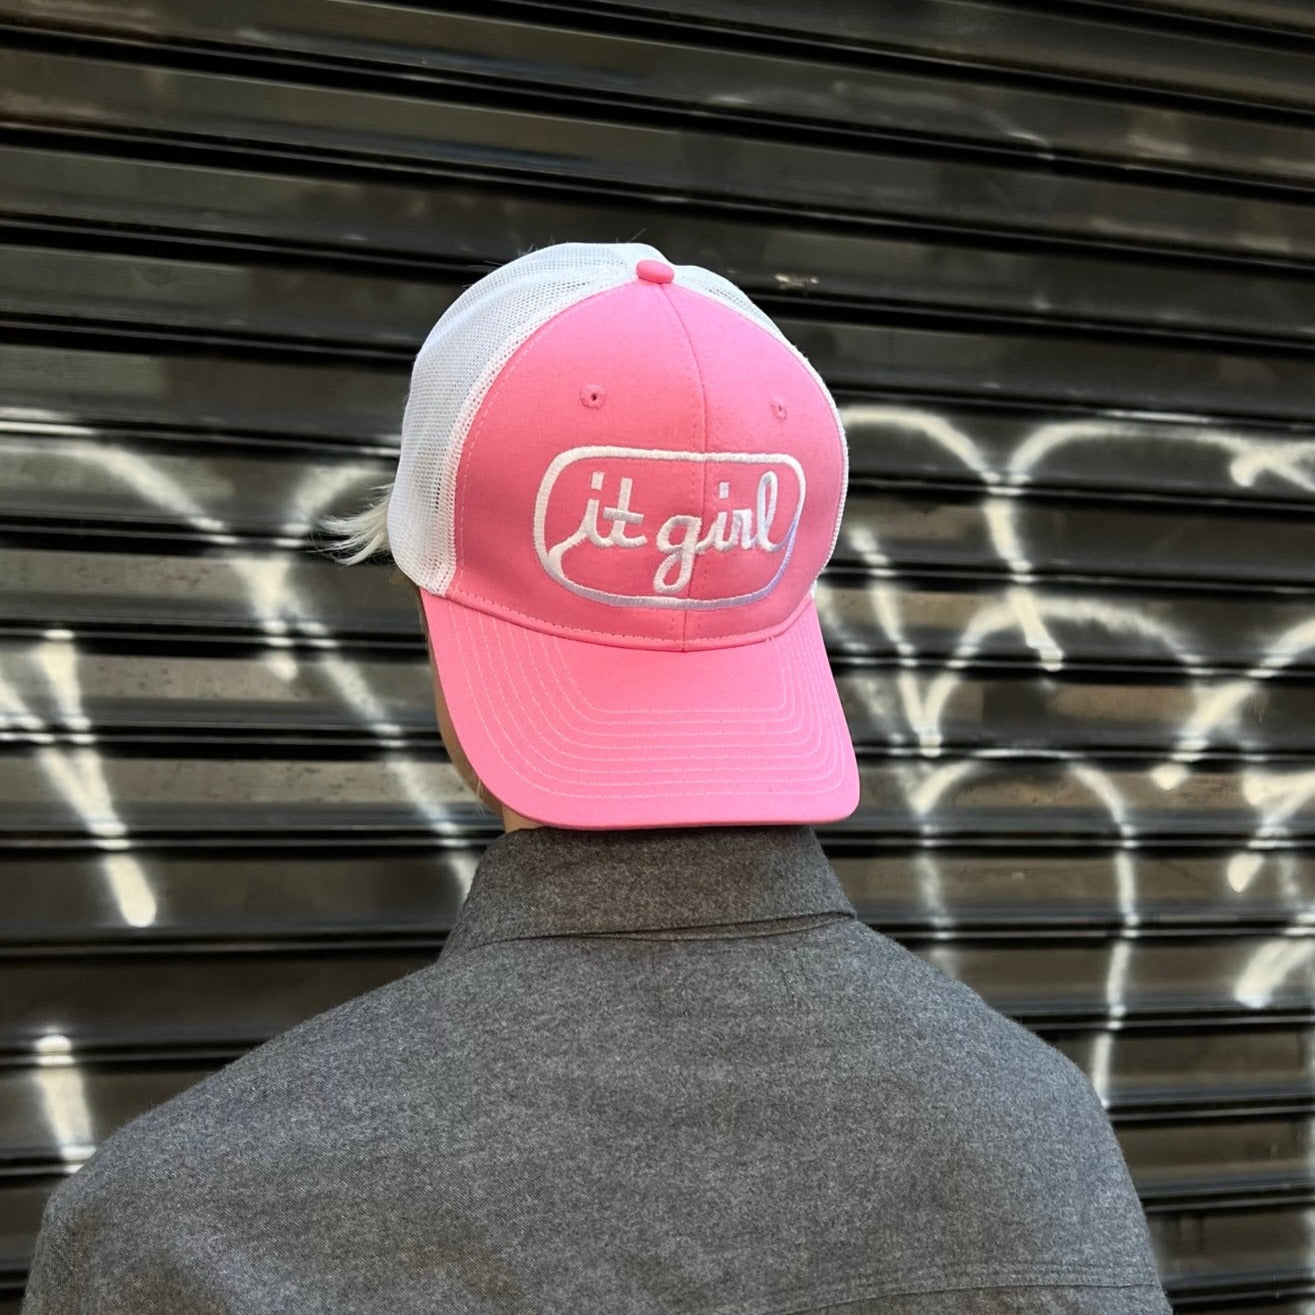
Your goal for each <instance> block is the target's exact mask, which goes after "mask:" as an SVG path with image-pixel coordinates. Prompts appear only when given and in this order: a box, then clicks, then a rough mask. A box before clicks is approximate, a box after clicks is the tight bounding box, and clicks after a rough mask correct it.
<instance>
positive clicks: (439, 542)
mask: <svg viewBox="0 0 1315 1315" xmlns="http://www.w3.org/2000/svg"><path fill="white" fill-rule="evenodd" d="M646 259H648V260H665V259H666V258H665V257H664V256H663V255H662V253H661V252H660V251H659V250H657V248H656V247H652V246H649V245H648V244H647V243H644V242H616V243H606V242H562V243H558V244H556V245H554V246H549V247H543V248H542V249H540V250H538V251H531V252H528V253H527V254H526V255H523V256H519V257H517V258H516V259H515V260H512V261H508V262H507V263H506V264H505V265H502V266H500V267H499V268H498V269H495V270H493V271H492V272H491V273H489V274H486V275H484V277H483V278H481V279H479V280H478V281H476V282H475V283H473V284H472V285H471V286H470V287H468V288H467V289H466V290H465V291H464V292H463V293H462V294H461V295H460V296H459V297H458V298H457V299H456V300H455V301H454V302H453V303H452V304H451V305H450V306H449V307H448V308H447V310H446V311H444V312H443V314H442V316H441V317H440V318H439V320H438V322H437V323H436V324H435V325H434V327H433V328H432V329H431V330H430V331H429V334H428V336H427V337H426V338H425V341H424V343H423V345H422V346H421V348H420V351H419V352H418V353H417V355H416V358H415V363H414V365H413V366H412V370H411V388H410V392H409V393H408V395H407V399H406V410H405V412H404V414H403V417H402V448H401V455H400V457H399V459H398V465H397V475H396V478H395V480H394V484H393V492H392V496H391V498H390V499H389V504H388V540H389V547H390V550H391V552H392V556H393V560H394V561H395V562H396V563H397V565H398V567H399V568H400V569H401V570H402V571H403V572H405V574H406V575H407V576H408V577H410V579H412V580H414V581H415V582H416V583H417V584H418V585H420V586H421V588H423V589H427V590H429V591H430V592H431V593H435V594H444V593H446V591H447V589H448V587H449V585H450V584H451V583H452V577H453V575H454V574H455V573H456V548H455V524H454V521H455V517H454V512H455V491H456V488H455V476H456V470H457V463H458V461H459V460H460V457H461V450H462V447H463V445H464V444H465V440H466V435H467V433H468V432H469V429H470V426H471V423H472V422H473V420H474V418H475V415H476V413H477V411H478V410H479V407H480V404H481V403H482V402H483V400H484V397H485V395H486V394H487V392H488V390H489V388H490V387H491V386H492V384H493V381H494V380H495V379H496V378H497V376H498V374H499V373H500V372H501V370H502V368H503V367H504V366H505V365H506V364H507V362H508V361H509V360H510V359H511V358H512V356H513V355H515V353H516V351H517V350H518V349H519V348H520V346H521V344H522V343H524V342H525V341H526V339H527V338H529V337H530V336H531V335H532V334H533V333H534V332H535V331H536V330H537V329H539V328H540V327H541V326H542V325H544V324H545V323H546V322H547V321H548V320H550V319H552V318H553V316H555V315H557V314H559V313H560V312H561V311H564V310H566V309H568V308H569V307H571V306H573V305H575V303H576V302H578V301H581V300H583V299H584V298H585V297H589V296H592V295H593V294H594V293H597V292H603V291H605V290H606V289H608V288H613V287H618V286H620V285H621V284H623V283H626V282H628V281H629V280H631V279H632V278H634V277H635V272H634V271H635V264H636V262H637V261H640V260H646ZM672 268H673V269H674V270H675V275H676V276H675V282H677V283H679V284H680V285H681V286H683V287H686V288H689V289H690V290H691V291H693V292H698V293H701V294H703V295H704V296H707V297H711V298H713V299H714V300H716V301H719V302H721V303H722V304H723V305H726V306H729V307H731V308H732V309H734V310H736V311H738V312H740V313H741V314H742V315H744V316H745V317H746V318H747V319H750V320H752V321H753V322H754V323H755V324H758V325H760V326H761V327H762V328H764V329H766V330H767V331H768V332H769V333H770V334H772V336H773V337H774V338H776V339H777V340H778V341H780V342H781V343H783V344H784V345H785V346H786V347H787V348H788V349H789V350H790V351H791V352H792V353H793V354H794V356H795V357H797V358H798V360H799V361H800V362H801V363H802V364H803V365H804V367H805V368H806V369H807V370H808V372H809V373H810V374H811V375H812V376H813V378H814V379H816V380H817V383H818V386H819V387H820V388H822V390H823V393H824V395H825V396H826V397H827V399H828V402H830V405H831V410H832V412H833V414H834V415H835V423H836V429H837V432H838V433H839V436H840V443H841V450H842V452H843V453H844V476H845V479H844V483H843V484H842V486H841V509H842V510H843V507H844V496H845V495H844V489H845V487H846V485H847V484H848V477H849V455H848V449H847V447H846V444H845V431H844V428H843V426H842V425H841V421H840V416H839V413H838V412H836V409H835V403H834V402H832V401H831V400H830V393H828V392H827V391H826V386H825V385H824V384H823V383H822V380H821V378H820V377H819V375H818V374H817V371H816V370H814V369H813V367H812V365H811V363H810V362H809V361H808V359H807V358H806V357H805V356H804V355H803V354H802V353H801V352H800V351H798V349H797V348H795V347H794V345H793V344H792V343H790V342H789V341H788V340H787V339H786V338H785V336H784V335H783V334H782V333H781V331H780V330H779V329H778V328H777V327H776V325H775V324H774V323H773V322H772V320H771V319H770V318H769V317H768V316H767V315H765V314H764V313H763V312H762V311H761V310H759V309H758V307H757V306H755V305H754V304H753V302H752V301H750V300H749V298H748V297H746V296H745V295H744V293H743V292H741V291H740V289H739V288H737V287H736V286H735V285H734V284H733V283H731V282H730V281H729V280H728V279H724V278H722V277H721V276H720V275H719V274H714V273H712V272H711V271H710V270H706V269H703V268H702V267H701V266H698V265H673V266H672ZM839 532H840V517H839V515H837V517H836V524H835V527H834V529H833V531H832V535H831V548H830V549H829V550H828V552H827V556H828V558H829V557H830V555H831V551H832V550H834V548H835V544H836V537H837V536H838V534H839Z"/></svg>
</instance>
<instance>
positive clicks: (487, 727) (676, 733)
mask: <svg viewBox="0 0 1315 1315" xmlns="http://www.w3.org/2000/svg"><path fill="white" fill-rule="evenodd" d="M419 592H420V598H421V602H422V606H423V609H424V615H425V624H426V627H427V629H428V631H429V642H430V648H431V650H432V652H433V660H434V663H435V665H436V666H437V668H438V672H439V677H440V681H441V684H442V688H443V697H444V701H445V702H446V704H447V707H448V714H449V716H450V717H451V719H452V725H453V728H454V729H455V730H456V733H457V738H458V739H459V740H460V742H461V747H462V749H463V750H464V752H465V754H466V756H467V757H468V758H469V759H470V764H471V766H472V767H473V768H474V770H475V773H476V775H478V777H479V779H480V780H481V781H482V782H483V783H484V785H485V786H486V788H487V789H488V790H490V791H491V792H492V793H493V794H494V795H495V796H496V797H497V798H498V799H500V800H501V801H502V802H503V803H504V804H505V805H507V806H508V807H509V808H512V809H514V810H515V811H516V812H518V813H520V814H522V815H523V816H525V817H528V818H530V819H532V820H533V821H536V822H542V823H546V824H548V825H551V826H561V827H578V828H585V829H596V830H602V829H617V828H631V827H660V826H737V825H751V824H756V823H781V824H786V823H810V824H811V823H821V822H835V821H840V820H842V819H843V818H846V817H848V816H849V815H850V814H851V813H852V812H853V811H854V810H855V808H857V806H858V801H859V776H858V763H857V761H856V760H855V756H854V746H853V741H852V740H851V738H850V734H849V727H848V724H847V723H846V720H845V715H844V710H843V708H842V707H841V703H840V696H839V693H838V691H837V689H836V685H835V680H834V678H833V676H832V674H831V666H830V662H829V660H828V658H827V654H826V648H825V646H824V643H823V640H822V629H821V623H820V621H819V619H818V615H817V607H816V605H815V603H814V601H813V599H812V597H811V596H810V597H808V598H807V599H806V600H805V603H804V605H803V606H801V607H800V609H799V611H798V613H797V614H796V616H795V617H794V619H793V621H792V622H791V623H790V624H789V625H788V626H787V627H785V628H784V629H783V630H781V631H780V632H778V633H777V634H775V635H773V636H772V637H771V638H769V639H764V640H759V641H756V642H753V643H747V644H738V645H735V646H733V647H729V648H705V649H690V650H685V651H676V650H670V649H662V650H658V649H651V648H631V647H627V648H617V647H609V646H607V645H605V644H596V643H591V642H586V641H583V640H577V639H567V638H563V637H561V636H557V635H551V634H547V633H545V632H543V631H541V630H531V629H528V628H526V627H525V626H521V625H517V624H515V623H514V622H511V621H508V620H505V619H504V618H502V617H499V616H494V615H492V614H490V613H488V612H482V611H478V610H476V609H474V608H470V607H466V606H464V605H463V604H461V603H457V602H453V601H452V600H451V599H448V598H443V597H440V596H439V595H437V594H433V593H430V592H429V591H428V590H426V589H420V591H419Z"/></svg>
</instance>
